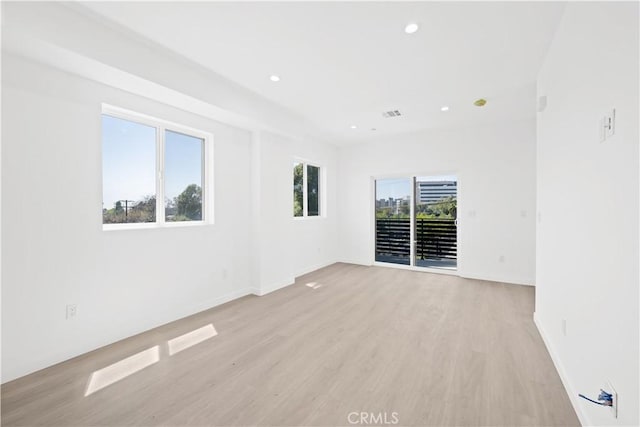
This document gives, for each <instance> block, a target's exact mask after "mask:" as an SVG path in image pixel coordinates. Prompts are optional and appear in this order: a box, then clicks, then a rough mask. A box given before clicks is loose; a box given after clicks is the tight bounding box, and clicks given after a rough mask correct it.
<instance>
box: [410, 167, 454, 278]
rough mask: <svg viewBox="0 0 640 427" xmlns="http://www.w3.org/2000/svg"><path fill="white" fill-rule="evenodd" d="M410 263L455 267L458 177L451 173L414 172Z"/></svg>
mask: <svg viewBox="0 0 640 427" xmlns="http://www.w3.org/2000/svg"><path fill="white" fill-rule="evenodd" d="M414 191H415V192H414V195H415V197H414V200H415V206H414V213H415V219H414V223H415V230H414V232H413V235H414V237H415V238H414V254H415V256H414V258H415V259H414V265H415V266H417V267H429V268H443V269H448V270H455V269H456V268H457V247H458V241H457V240H458V239H457V235H458V232H457V228H458V227H457V212H458V208H457V205H458V180H457V178H456V177H455V176H418V177H416V178H415V190H414Z"/></svg>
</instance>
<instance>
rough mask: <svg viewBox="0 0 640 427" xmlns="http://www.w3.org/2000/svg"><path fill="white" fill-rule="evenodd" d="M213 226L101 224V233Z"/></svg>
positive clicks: (203, 223) (200, 223) (199, 223)
mask: <svg viewBox="0 0 640 427" xmlns="http://www.w3.org/2000/svg"><path fill="white" fill-rule="evenodd" d="M206 225H213V222H207V221H180V222H165V223H163V224H159V223H156V222H138V223H130V224H102V231H121V230H151V229H162V228H184V227H202V226H206Z"/></svg>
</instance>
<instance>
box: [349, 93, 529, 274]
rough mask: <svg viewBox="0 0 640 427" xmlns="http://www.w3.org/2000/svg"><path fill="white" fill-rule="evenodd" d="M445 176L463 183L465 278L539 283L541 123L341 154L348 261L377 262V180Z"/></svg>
mask: <svg viewBox="0 0 640 427" xmlns="http://www.w3.org/2000/svg"><path fill="white" fill-rule="evenodd" d="M530 95H531V99H532V100H533V99H534V95H533V93H531V94H530ZM486 108H490V107H489V106H488V107H486ZM532 108H533V107H532ZM439 173H446V174H449V173H455V174H456V175H457V176H458V181H459V184H458V192H459V201H458V223H459V242H458V244H459V246H458V257H459V260H458V262H459V273H460V274H461V275H463V276H466V277H476V278H481V279H486V280H497V281H503V282H512V283H521V284H534V282H535V276H534V270H535V221H534V216H535V122H534V120H528V121H520V122H511V123H501V124H499V125H487V126H482V127H469V128H458V129H449V130H440V131H429V132H423V133H419V134H412V135H407V136H403V137H398V138H395V139H390V140H379V141H376V142H372V143H367V144H366V145H363V144H359V145H354V146H348V147H344V148H341V149H340V152H339V178H338V179H339V182H340V192H339V200H338V209H339V210H338V217H339V225H338V230H339V231H338V235H339V236H340V237H339V239H340V244H339V248H340V250H341V252H340V255H341V258H340V259H341V260H343V261H346V262H353V263H357V264H365V265H370V264H371V263H372V262H373V261H374V254H373V246H374V233H373V227H374V226H373V215H374V212H373V204H374V202H373V191H372V177H383V176H389V175H407V176H410V175H412V174H418V175H431V174H439ZM474 212H475V215H474ZM500 256H504V262H500V261H499V258H500Z"/></svg>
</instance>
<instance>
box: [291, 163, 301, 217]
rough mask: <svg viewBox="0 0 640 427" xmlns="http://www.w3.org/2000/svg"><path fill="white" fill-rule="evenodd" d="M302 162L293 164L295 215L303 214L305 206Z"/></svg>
mask: <svg viewBox="0 0 640 427" xmlns="http://www.w3.org/2000/svg"><path fill="white" fill-rule="evenodd" d="M302 167H303V165H302V163H296V164H294V165H293V216H302V214H303V211H302V206H303V200H302V198H303V191H302V186H303V182H304V176H303V173H304V172H303V169H302Z"/></svg>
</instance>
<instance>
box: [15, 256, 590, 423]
mask: <svg viewBox="0 0 640 427" xmlns="http://www.w3.org/2000/svg"><path fill="white" fill-rule="evenodd" d="M311 283H315V284H316V285H318V284H319V285H321V286H320V287H317V288H315V289H314V288H312V287H309V286H306V285H307V284H311ZM533 302H534V288H532V287H526V286H518V285H505V284H501V283H495V282H485V281H479V280H470V279H462V278H459V277H455V276H450V275H435V274H429V273H421V272H415V271H406V270H397V269H390V268H382V267H364V266H356V265H350V264H342V263H338V264H334V265H332V266H329V267H326V268H323V269H321V270H318V271H315V272H313V273H310V274H308V275H305V276H302V277H300V278H298V280H297V281H296V283H295V285H293V286H289V287H287V288H284V289H281V290H279V291H276V292H273V293H271V294H268V295H265V296H263V297H255V296H249V297H244V298H240V299H239V300H236V301H232V302H230V303H228V304H224V305H222V306H219V307H216V308H213V309H211V310H207V311H204V312H202V313H198V314H196V315H194V316H190V317H188V318H185V319H181V320H178V321H176V322H172V323H170V324H167V325H164V326H161V327H159V328H156V329H154V330H151V331H148V332H145V333H143V334H140V335H137V336H135V337H131V338H128V339H126V340H123V341H120V342H117V343H115V344H112V345H109V346H107V347H104V348H101V349H99V350H96V351H93V352H91V353H87V354H85V355H82V356H79V357H77V358H74V359H72V360H69V361H67V362H64V363H61V364H58V365H56V366H53V367H50V368H47V369H44V370H42V371H39V372H36V373H34V374H31V375H28V376H26V377H23V378H20V379H18V380H15V381H12V382H10V383H7V384H4V385H3V386H2V424H3V425H4V426H37V425H47V426H89V425H91V426H129V425H131V426H136V425H144V426H160V425H172V426H203V425H218V426H249V425H251V426H254V425H263V426H299V425H305V426H326V425H349V419H348V417H349V414H350V413H353V412H356V413H361V412H364V413H373V414H376V415H377V414H386V417H387V418H386V421H393V419H394V418H391V417H392V413H396V416H397V418H398V420H399V423H398V425H406V426H427V425H430V426H449V425H451V426H453V425H456V426H480V425H482V426H489V425H490V426H498V425H500V426H518V425H527V426H534V425H537V426H554V425H555V426H577V425H579V422H578V419H577V418H576V415H575V413H574V411H573V409H572V407H571V404H570V403H569V400H568V398H567V397H566V394H565V393H564V391H563V388H562V384H561V382H560V379H559V377H558V374H557V373H556V371H555V369H554V366H553V363H552V361H551V360H550V357H549V354H548V353H547V351H546V349H545V347H544V344H543V342H542V339H541V338H540V335H539V334H538V332H537V330H536V328H535V326H534V324H533V321H532V316H533ZM208 324H212V325H213V326H214V327H215V329H216V331H217V335H216V336H214V337H212V338H210V339H207V340H205V341H203V342H200V343H198V344H196V345H194V346H193V347H191V348H187V349H185V350H183V351H181V352H179V353H176V354H173V355H170V354H169V351H168V347H167V341H168V340H171V339H173V338H175V337H178V336H181V335H183V334H185V333H188V332H190V331H193V330H196V329H198V328H201V327H203V326H206V325H208ZM155 346H158V350H159V355H160V358H159V361H158V362H157V363H154V364H152V365H151V366H149V367H147V368H145V369H142V370H140V371H138V372H136V373H133V374H131V375H130V376H128V377H126V378H123V379H122V380H120V381H118V382H115V383H113V384H111V385H109V386H107V387H105V388H103V389H100V390H98V391H96V392H95V393H92V394H90V395H88V396H85V392H86V390H87V385H88V382H89V380H90V378H91V375H92V373H93V372H94V371H97V370H100V369H102V368H104V367H106V366H109V365H111V364H114V363H117V362H119V361H120V360H122V359H125V358H127V357H129V356H132V355H134V354H136V353H139V352H142V351H144V350H146V349H149V348H153V347H155ZM550 394H553V395H554V396H556V398H555V399H549V398H548V396H549V395H550ZM352 419H354V418H353V416H352Z"/></svg>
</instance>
